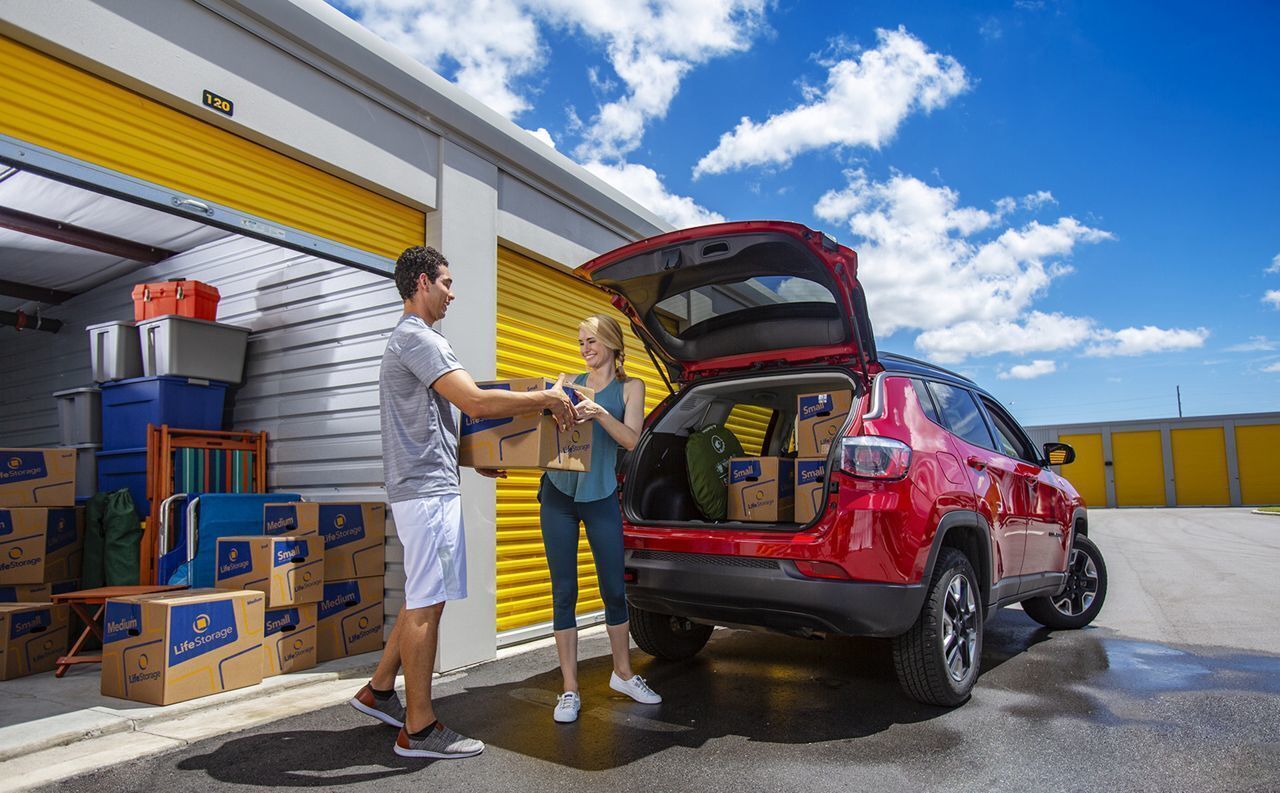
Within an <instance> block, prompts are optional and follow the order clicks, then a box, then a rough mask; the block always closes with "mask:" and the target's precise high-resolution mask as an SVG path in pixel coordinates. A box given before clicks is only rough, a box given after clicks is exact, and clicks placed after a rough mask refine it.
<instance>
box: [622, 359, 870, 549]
mask: <svg viewBox="0 0 1280 793" xmlns="http://www.w3.org/2000/svg"><path fill="white" fill-rule="evenodd" d="M825 391H843V392H847V393H853V394H855V397H854V398H853V400H852V402H853V407H854V408H856V406H857V402H858V400H857V395H859V394H860V385H859V384H858V383H857V382H855V380H854V379H853V378H851V377H850V376H849V374H848V373H847V372H844V371H842V370H839V369H832V368H813V369H794V370H788V371H787V372H785V373H778V374H767V375H750V374H746V375H736V376H725V377H721V378H717V379H714V380H710V381H706V382H699V383H697V384H695V385H692V386H690V387H688V388H687V389H685V390H682V391H681V392H680V393H679V394H678V397H677V398H676V400H675V401H674V403H673V404H672V405H670V407H668V408H667V409H666V410H665V411H664V412H663V413H662V414H661V415H660V416H657V417H655V419H654V421H653V423H652V424H651V425H650V426H649V428H648V429H647V430H646V432H645V433H644V435H643V436H642V439H641V442H640V444H639V445H638V446H637V447H636V449H635V450H634V451H633V452H632V453H631V455H630V456H629V458H628V462H627V465H626V467H625V470H624V477H625V481H626V482H627V486H626V488H625V489H624V491H623V492H624V498H623V513H624V514H625V515H626V517H627V518H628V520H629V521H631V522H633V523H642V524H645V525H648V526H669V527H673V528H674V527H713V526H714V527H719V528H725V529H730V528H738V529H743V528H750V529H776V530H784V531H785V530H796V529H799V528H802V527H803V525H805V524H806V523H811V522H812V520H805V521H802V522H799V521H795V520H784V521H778V522H776V523H772V524H766V523H760V522H752V523H749V524H748V523H743V522H736V521H733V520H730V519H728V518H724V519H709V518H707V517H705V516H704V515H703V513H702V511H701V510H700V509H699V508H698V505H697V503H696V502H695V499H694V497H693V495H692V493H691V492H690V486H689V471H688V467H687V465H688V463H687V458H686V450H685V445H686V442H687V440H688V438H689V436H690V434H691V433H693V432H696V431H698V430H700V429H703V428H704V427H708V426H711V425H721V426H728V427H729V428H730V429H731V428H732V426H733V422H732V421H731V417H732V416H734V415H737V414H739V413H741V412H742V411H743V409H744V408H753V409H754V410H753V411H752V413H753V414H754V415H755V416H757V417H761V418H762V417H763V416H765V415H767V416H768V419H767V429H766V431H765V433H764V442H763V445H762V446H761V445H752V444H750V443H743V447H744V449H743V450H744V453H745V454H746V455H750V456H760V457H780V458H787V459H794V458H795V457H797V452H796V448H795V446H796V444H795V437H794V435H795V433H794V428H795V422H796V415H797V408H796V405H797V400H798V399H799V397H801V396H802V395H804V394H809V393H814V392H825ZM854 417H855V412H854V410H852V409H851V410H849V411H848V412H846V413H845V414H844V415H840V416H833V417H831V418H832V420H833V422H834V423H835V424H838V426H839V428H840V430H839V434H843V431H844V430H846V429H847V428H848V426H849V425H850V423H852V422H853V421H854ZM739 440H743V439H742V438H739ZM823 484H824V485H825V482H824V483H823ZM825 501H826V499H825V487H824V488H823V490H822V498H820V499H817V503H819V504H824V503H825ZM817 517H820V512H819V514H818V515H815V517H814V519H815V520H816V518H817Z"/></svg>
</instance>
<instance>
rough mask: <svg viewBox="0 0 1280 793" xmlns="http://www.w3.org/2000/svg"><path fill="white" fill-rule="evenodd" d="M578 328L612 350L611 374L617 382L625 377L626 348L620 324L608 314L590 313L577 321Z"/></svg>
mask: <svg viewBox="0 0 1280 793" xmlns="http://www.w3.org/2000/svg"><path fill="white" fill-rule="evenodd" d="M578 330H585V331H586V332H587V333H590V334H591V335H592V336H595V337H596V339H598V340H599V341H602V342H604V346H606V347H608V348H609V349H610V350H613V375H614V377H615V378H617V379H618V381H619V382H622V381H625V380H626V379H627V372H626V370H625V369H624V368H623V364H624V363H625V362H626V359H627V348H626V345H625V343H624V342H623V340H622V326H621V325H619V324H618V321H617V320H616V319H614V318H613V317H611V316H609V315H608V314H592V315H591V316H589V317H587V318H586V319H584V320H582V321H581V322H579V323H578Z"/></svg>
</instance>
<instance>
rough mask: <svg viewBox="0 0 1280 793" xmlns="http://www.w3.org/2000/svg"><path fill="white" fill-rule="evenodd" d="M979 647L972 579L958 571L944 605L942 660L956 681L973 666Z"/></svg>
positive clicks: (963, 677)
mask: <svg viewBox="0 0 1280 793" xmlns="http://www.w3.org/2000/svg"><path fill="white" fill-rule="evenodd" d="M977 646H978V606H977V602H976V601H975V599H974V596H973V586H972V585H971V584H970V582H969V579H968V578H967V577H965V576H963V575H960V574H956V575H955V576H953V577H952V578H951V581H950V582H949V583H948V584H947V594H946V597H945V599H944V601H943V605H942V660H943V662H944V663H946V665H947V671H948V672H949V673H950V674H951V678H952V679H953V680H955V681H957V682H959V681H962V680H964V679H965V678H967V677H968V676H969V673H970V672H971V671H972V669H973V664H974V661H975V660H976V659H975V658H974V650H975V648H976V647H977Z"/></svg>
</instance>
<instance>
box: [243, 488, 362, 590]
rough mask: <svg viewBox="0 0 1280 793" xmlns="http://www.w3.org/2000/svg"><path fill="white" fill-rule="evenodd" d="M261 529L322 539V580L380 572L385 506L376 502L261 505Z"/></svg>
mask: <svg viewBox="0 0 1280 793" xmlns="http://www.w3.org/2000/svg"><path fill="white" fill-rule="evenodd" d="M262 527H263V532H264V533H266V534H268V535H272V536H274V535H277V534H289V535H292V536H296V537H306V536H308V535H313V534H318V535H320V536H322V537H323V538H324V577H325V579H326V580H337V579H340V578H342V579H346V578H367V577H369V576H375V575H382V573H383V565H384V563H385V561H386V540H387V505H386V504H383V503H382V502H380V501H366V502H359V501H353V502H345V503H339V502H316V501H295V502H288V503H282V504H267V505H265V506H264V507H263V508H262Z"/></svg>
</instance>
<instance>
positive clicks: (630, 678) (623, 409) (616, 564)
mask: <svg viewBox="0 0 1280 793" xmlns="http://www.w3.org/2000/svg"><path fill="white" fill-rule="evenodd" d="M578 349H579V351H580V352H581V353H582V359H583V360H584V361H585V362H586V364H587V369H588V371H587V372H586V373H585V374H581V375H578V376H577V377H576V378H574V380H573V382H574V383H577V384H578V385H585V386H586V387H588V388H590V389H592V390H593V391H594V392H595V399H594V400H591V399H586V398H583V399H582V400H581V402H579V404H578V406H577V409H578V416H579V421H580V422H581V421H594V425H593V427H592V429H591V470H590V471H587V472H585V473H577V472H574V471H548V472H547V473H546V474H545V475H543V477H542V483H541V485H540V487H539V489H538V500H539V501H540V502H541V504H542V508H541V520H542V542H543V545H544V547H545V548H546V551H547V566H548V567H550V568H551V598H552V608H553V616H554V622H553V625H554V627H555V636H556V650H557V651H558V652H559V655H560V672H561V674H562V675H563V676H564V693H563V694H561V695H560V698H559V700H558V701H557V702H556V708H555V712H554V713H553V717H554V718H555V720H556V721H558V722H562V723H566V722H572V721H576V720H577V718H578V710H579V709H580V708H581V707H582V698H581V696H580V695H579V694H578V628H577V625H578V623H577V619H576V617H575V612H576V611H577V604H578V523H579V522H581V523H583V524H584V525H585V526H586V527H587V542H588V543H589V544H590V546H591V555H592V557H593V558H594V559H595V565H596V579H597V580H598V581H599V584H600V596H601V598H602V599H603V600H604V613H605V629H606V630H607V631H608V633H609V646H610V648H611V649H612V651H613V675H612V676H611V677H610V678H609V687H610V688H612V689H613V690H614V691H617V692H619V693H622V694H626V695H627V696H629V697H631V698H632V699H634V700H635V701H637V702H642V703H645V704H648V705H656V704H657V703H659V702H661V701H662V697H660V696H658V695H657V694H655V693H654V692H653V690H652V689H650V688H649V686H648V685H646V684H645V682H644V678H642V677H640V676H639V675H636V674H634V673H633V672H632V671H631V648H630V644H629V637H628V633H627V631H628V622H627V600H626V592H625V589H624V586H623V583H622V512H621V510H620V509H619V506H618V494H617V489H618V479H617V476H616V474H615V471H614V469H615V465H614V461H615V460H616V459H617V454H618V447H619V446H621V447H622V448H623V449H628V450H630V449H631V448H633V447H634V446H635V445H636V441H637V440H639V438H640V427H641V424H642V423H643V421H644V383H643V382H642V381H640V380H638V379H636V378H632V377H627V375H626V371H625V370H624V369H623V359H624V358H625V356H626V352H625V349H624V347H623V342H622V328H621V327H619V326H618V323H617V322H616V321H614V320H613V318H612V317H608V316H605V315H603V314H596V315H594V316H590V317H587V318H586V319H584V320H583V321H582V322H580V323H579V324H578Z"/></svg>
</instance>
